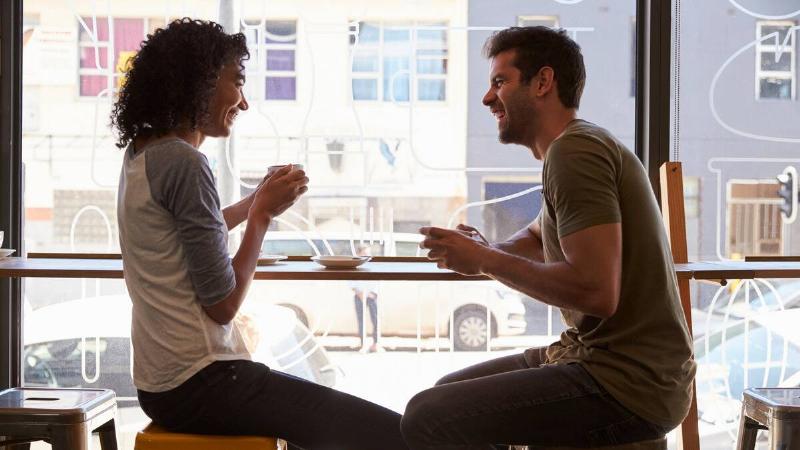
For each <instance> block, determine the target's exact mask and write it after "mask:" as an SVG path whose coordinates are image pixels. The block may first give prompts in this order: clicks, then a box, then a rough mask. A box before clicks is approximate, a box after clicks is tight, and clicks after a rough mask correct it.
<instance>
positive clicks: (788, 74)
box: [755, 20, 797, 101]
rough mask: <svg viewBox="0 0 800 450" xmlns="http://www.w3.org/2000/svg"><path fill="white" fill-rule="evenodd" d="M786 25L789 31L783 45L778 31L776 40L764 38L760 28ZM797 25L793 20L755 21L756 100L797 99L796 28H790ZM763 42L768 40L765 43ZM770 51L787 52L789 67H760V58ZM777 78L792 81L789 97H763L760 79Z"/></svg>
mask: <svg viewBox="0 0 800 450" xmlns="http://www.w3.org/2000/svg"><path fill="white" fill-rule="evenodd" d="M770 26H771V27H775V26H780V27H787V28H788V29H789V30H791V31H790V32H787V37H788V42H787V44H786V45H784V42H785V41H780V32H778V36H777V37H776V39H778V41H777V42H776V41H775V39H773V38H768V39H764V36H763V35H762V30H763V28H764V27H770ZM795 26H797V23H796V22H795V21H793V20H759V21H757V22H756V48H755V53H756V58H755V69H756V70H755V99H756V101H793V100H796V99H797V36H796V34H797V30H792V27H795ZM765 42H770V43H769V44H765ZM776 44H777V45H776ZM767 53H772V54H775V55H776V56H777V55H779V54H784V53H789V54H790V55H791V56H790V67H789V70H788V71H787V70H781V71H777V70H763V69H762V68H761V62H762V58H763V57H766V56H765V54H767ZM770 78H773V79H779V80H789V81H790V82H791V83H792V86H791V93H790V94H789V98H781V97H765V96H763V94H762V90H761V81H762V80H764V79H770Z"/></svg>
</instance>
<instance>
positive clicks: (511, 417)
mask: <svg viewBox="0 0 800 450" xmlns="http://www.w3.org/2000/svg"><path fill="white" fill-rule="evenodd" d="M543 356H544V349H540V348H533V349H529V350H528V351H526V352H525V353H524V354H519V355H512V356H506V357H503V358H498V359H494V360H491V361H487V362H484V363H481V364H477V365H474V366H471V367H468V368H466V369H463V370H461V371H458V372H455V373H452V374H450V375H447V376H445V377H444V378H442V379H441V380H439V382H437V384H436V386H435V387H433V388H431V389H428V390H425V391H422V392H420V393H419V394H417V395H416V396H414V397H413V398H412V399H411V401H409V403H408V406H407V407H406V412H405V415H404V416H403V419H402V422H401V429H402V432H403V437H404V438H405V440H406V443H407V444H408V446H409V447H410V448H411V449H412V450H456V449H458V450H490V449H499V448H506V447H507V446H508V445H536V446H544V447H547V446H569V447H599V446H605V445H614V444H624V443H629V442H636V441H643V440H649V439H656V438H659V437H663V436H664V435H665V434H666V433H667V432H668V431H669V430H668V429H665V428H664V427H661V426H658V425H654V424H651V423H649V422H648V421H646V420H644V419H642V418H640V417H638V416H636V415H635V414H633V413H631V412H630V411H628V410H627V409H626V408H625V407H623V406H622V405H621V404H619V402H617V401H616V400H615V399H614V398H613V397H611V395H610V394H609V393H608V392H606V391H605V390H604V389H603V388H602V387H601V386H600V385H599V384H598V383H597V382H596V381H595V380H594V378H592V376H591V375H589V373H588V372H587V371H586V369H584V368H583V367H581V366H580V364H569V365H561V366H552V365H547V366H541V361H542V360H543Z"/></svg>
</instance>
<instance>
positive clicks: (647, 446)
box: [522, 437, 667, 450]
mask: <svg viewBox="0 0 800 450" xmlns="http://www.w3.org/2000/svg"><path fill="white" fill-rule="evenodd" d="M524 448H525V447H522V449H524ZM545 449H547V450H586V449H578V448H574V447H536V446H530V445H529V446H528V450H545ZM595 449H597V450H667V438H666V437H663V438H659V439H652V440H649V441H639V442H631V443H629V444H621V445H608V446H605V447H595Z"/></svg>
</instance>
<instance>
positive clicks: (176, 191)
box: [145, 142, 236, 306]
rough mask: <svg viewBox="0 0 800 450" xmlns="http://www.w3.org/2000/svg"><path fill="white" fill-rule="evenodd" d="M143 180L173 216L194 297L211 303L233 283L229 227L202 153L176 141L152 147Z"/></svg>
mask: <svg viewBox="0 0 800 450" xmlns="http://www.w3.org/2000/svg"><path fill="white" fill-rule="evenodd" d="M145 156H146V157H147V165H146V166H147V179H148V182H149V185H150V192H151V195H152V196H153V199H154V200H155V201H156V202H157V203H159V204H160V205H161V206H163V207H164V208H165V209H166V210H167V211H169V212H170V213H171V214H172V216H173V217H174V218H175V223H176V226H177V230H178V239H179V240H180V243H181V245H182V247H183V252H184V257H185V258H186V266H187V270H188V272H189V278H190V280H191V282H192V285H193V286H194V290H195V293H196V294H197V299H198V300H199V301H200V303H201V304H203V305H204V306H211V305H213V304H215V303H218V302H220V301H221V300H223V299H225V297H227V296H228V294H230V292H231V291H233V289H234V288H235V287H236V278H235V276H234V272H233V266H232V264H231V260H230V257H229V256H228V246H227V237H228V229H227V226H226V225H225V220H224V218H223V216H222V211H221V210H220V201H219V196H218V195H217V190H216V187H215V186H214V177H213V175H212V174H211V168H210V167H209V165H208V160H207V159H206V157H205V155H203V154H202V153H200V152H199V151H197V150H195V149H194V148H192V147H191V146H189V145H188V144H184V143H180V142H176V143H170V144H167V145H164V146H161V147H160V148H157V149H155V148H154V149H152V150H151V151H149V152H148V153H147V154H146V155H145Z"/></svg>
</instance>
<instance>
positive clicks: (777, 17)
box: [556, 0, 800, 20]
mask: <svg viewBox="0 0 800 450" xmlns="http://www.w3.org/2000/svg"><path fill="white" fill-rule="evenodd" d="M556 1H558V0H556ZM728 1H729V2H731V5H733V6H735V7H736V8H737V9H738V10H739V11H741V12H743V13H745V14H747V15H749V16H753V17H755V18H757V19H764V20H781V19H788V18H790V17H794V16H796V15H798V14H800V9H798V10H797V11H792V12H790V13H787V14H779V15H769V14H761V13H758V12H755V11H752V10H750V9H747V8H745V7H744V6H742V5H740V4H739V2H738V1H737V0H728Z"/></svg>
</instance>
